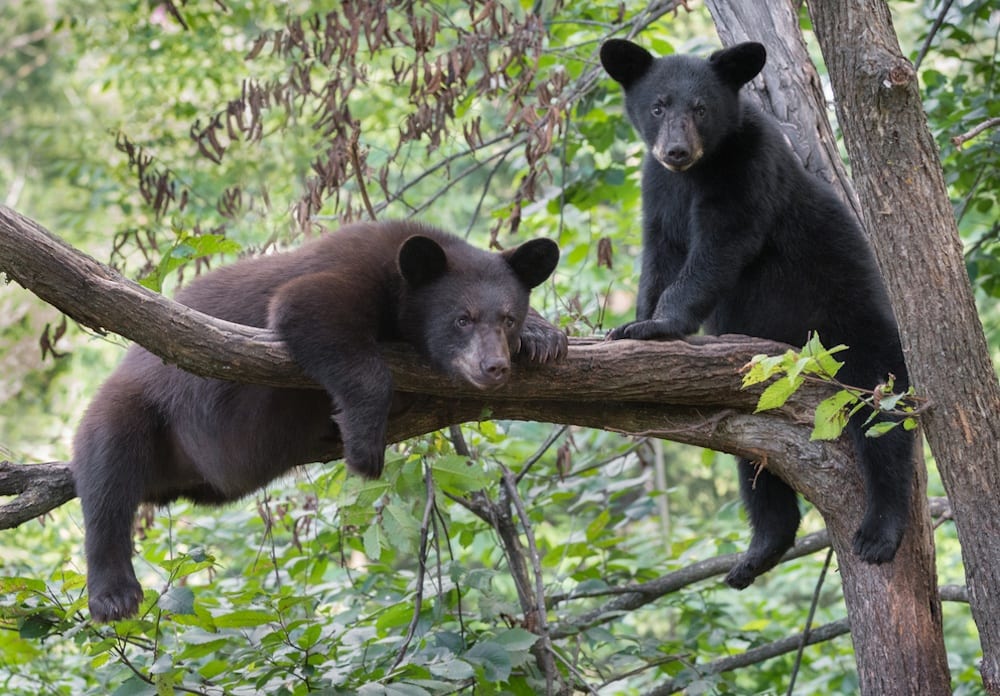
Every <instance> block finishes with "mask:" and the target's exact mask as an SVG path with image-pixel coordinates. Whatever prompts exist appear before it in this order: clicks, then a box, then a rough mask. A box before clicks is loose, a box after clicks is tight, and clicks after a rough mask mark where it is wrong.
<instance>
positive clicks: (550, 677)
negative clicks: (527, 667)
mask: <svg viewBox="0 0 1000 696" xmlns="http://www.w3.org/2000/svg"><path fill="white" fill-rule="evenodd" d="M500 472H501V481H502V482H503V485H504V489H505V490H506V491H507V496H508V498H509V500H510V501H511V502H512V503H513V504H514V509H515V510H517V515H518V517H520V518H521V527H522V528H523V529H524V538H525V541H527V543H528V557H529V559H530V560H531V569H532V571H533V572H534V574H535V607H534V614H535V617H536V620H535V621H534V622H532V625H533V627H537V632H538V634H539V636H540V640H541V644H542V645H541V649H542V654H543V656H544V655H549V656H551V654H552V640H551V638H550V637H549V623H548V620H547V618H546V608H545V580H544V577H543V576H542V561H541V559H540V557H539V554H538V545H537V544H536V543H535V531H534V529H533V528H532V526H531V521H530V520H529V518H528V512H527V510H525V507H524V502H523V501H522V500H521V496H520V494H519V493H518V492H517V481H516V480H515V478H514V474H513V473H512V472H511V470H510V469H508V468H507V467H506V466H504V465H503V464H501V465H500ZM525 618H527V617H525ZM542 662H543V665H542V666H543V668H544V669H545V684H546V688H547V690H548V693H552V688H553V684H554V682H555V674H554V672H555V665H554V664H553V662H552V660H551V659H543V660H542Z"/></svg>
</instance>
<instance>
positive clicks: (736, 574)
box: [726, 561, 760, 590]
mask: <svg viewBox="0 0 1000 696" xmlns="http://www.w3.org/2000/svg"><path fill="white" fill-rule="evenodd" d="M759 574H760V573H758V572H755V570H754V569H753V568H751V567H750V564H749V563H747V562H746V561H740V562H739V563H737V564H736V565H735V566H733V569H732V570H730V571H729V573H728V574H727V575H726V584H727V585H729V586H730V587H732V588H733V589H734V590H745V589H746V588H748V587H750V585H751V584H753V581H754V580H756V579H757V576H758V575H759Z"/></svg>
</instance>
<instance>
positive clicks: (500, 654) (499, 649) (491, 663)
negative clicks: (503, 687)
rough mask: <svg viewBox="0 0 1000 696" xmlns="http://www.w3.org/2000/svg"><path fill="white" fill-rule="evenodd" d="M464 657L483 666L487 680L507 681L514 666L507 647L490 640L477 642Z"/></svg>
mask: <svg viewBox="0 0 1000 696" xmlns="http://www.w3.org/2000/svg"><path fill="white" fill-rule="evenodd" d="M464 657H465V659H466V660H468V661H469V662H471V663H472V664H474V665H478V666H480V667H481V668H482V670H483V676H484V677H485V679H486V681H491V682H497V681H506V680H507V678H508V677H509V676H510V672H511V669H512V667H513V666H512V664H511V659H510V654H508V652H507V649H506V648H505V647H504V646H502V645H500V644H499V643H496V642H494V641H490V640H486V641H482V642H479V643H476V644H475V645H473V646H472V647H471V648H469V650H468V651H467V652H466V653H465V655H464Z"/></svg>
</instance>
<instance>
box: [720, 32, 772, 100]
mask: <svg viewBox="0 0 1000 696" xmlns="http://www.w3.org/2000/svg"><path fill="white" fill-rule="evenodd" d="M766 62H767V51H766V50H764V45H763V44H759V43H756V42H754V41H747V42H745V43H740V44H736V45H735V46H730V47H729V48H724V49H722V50H721V51H716V52H715V53H713V54H712V55H710V56H709V57H708V64H709V65H711V66H712V70H714V71H715V74H716V75H718V76H719V79H721V80H722V81H723V82H725V83H726V84H727V85H729V86H730V87H732V88H733V89H739V88H740V87H742V86H743V85H745V84H746V83H748V82H749V81H750V80H752V79H754V78H755V77H757V73H759V72H760V71H761V70H762V69H763V68H764V63H766Z"/></svg>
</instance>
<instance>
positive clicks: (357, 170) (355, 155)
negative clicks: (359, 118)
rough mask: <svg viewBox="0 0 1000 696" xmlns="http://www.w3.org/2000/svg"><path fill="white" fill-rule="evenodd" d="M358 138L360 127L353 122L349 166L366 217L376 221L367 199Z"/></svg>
mask: <svg viewBox="0 0 1000 696" xmlns="http://www.w3.org/2000/svg"><path fill="white" fill-rule="evenodd" d="M360 137H361V126H360V124H358V123H357V122H355V123H354V128H353V133H352V134H351V166H353V167H354V174H355V175H356V176H357V177H358V188H359V189H360V190H361V200H362V201H364V203H365V210H367V211H368V217H370V218H371V219H372V220H376V219H377V218H376V217H375V208H374V206H372V201H371V199H370V198H369V197H368V187H367V186H366V185H365V175H364V172H363V171H362V169H361V153H360V148H359V145H358V138H360Z"/></svg>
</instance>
